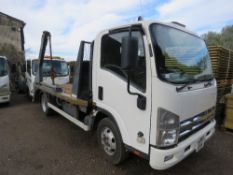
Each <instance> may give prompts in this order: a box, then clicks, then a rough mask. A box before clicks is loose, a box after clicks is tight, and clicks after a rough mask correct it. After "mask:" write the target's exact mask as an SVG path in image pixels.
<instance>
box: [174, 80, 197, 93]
mask: <svg viewBox="0 0 233 175" xmlns="http://www.w3.org/2000/svg"><path fill="white" fill-rule="evenodd" d="M196 82H197V80H192V81H189V82H187V83H185V84H184V85H182V86H180V87H176V92H180V91H181V90H182V89H184V88H186V87H187V86H188V85H190V84H193V83H196ZM190 89H192V87H190V86H188V90H190Z"/></svg>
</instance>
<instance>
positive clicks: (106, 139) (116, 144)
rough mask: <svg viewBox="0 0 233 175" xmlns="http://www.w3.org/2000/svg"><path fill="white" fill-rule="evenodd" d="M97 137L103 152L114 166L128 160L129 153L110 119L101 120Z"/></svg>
mask: <svg viewBox="0 0 233 175" xmlns="http://www.w3.org/2000/svg"><path fill="white" fill-rule="evenodd" d="M97 137H98V143H99V146H100V148H101V150H102V151H103V153H104V154H105V156H106V157H107V158H108V159H109V160H110V161H111V162H112V163H113V164H114V165H118V164H120V163H121V162H123V161H124V160H125V159H126V157H127V156H128V153H127V152H126V149H125V146H124V143H123V141H122V138H121V134H120V131H119V129H118V127H117V125H116V124H115V122H113V121H112V120H111V119H109V118H104V119H103V120H101V121H100V123H99V125H98V129H97Z"/></svg>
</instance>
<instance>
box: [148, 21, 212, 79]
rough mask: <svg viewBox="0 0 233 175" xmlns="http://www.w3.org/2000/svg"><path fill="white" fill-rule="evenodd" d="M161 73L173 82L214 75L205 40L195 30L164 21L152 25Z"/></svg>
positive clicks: (160, 75)
mask: <svg viewBox="0 0 233 175" xmlns="http://www.w3.org/2000/svg"><path fill="white" fill-rule="evenodd" d="M150 30H151V35H152V38H153V47H154V51H155V57H156V66H157V71H158V75H159V77H160V78H161V79H163V80H165V81H168V82H171V83H178V84H179V83H187V82H190V81H206V80H210V79H212V78H213V73H212V67H211V62H210V58H209V54H208V50H207V47H206V44H205V42H204V41H203V40H202V39H201V38H199V37H197V36H195V35H192V34H189V33H186V32H184V31H181V30H179V29H176V28H172V27H169V26H165V25H160V24H152V25H151V28H150Z"/></svg>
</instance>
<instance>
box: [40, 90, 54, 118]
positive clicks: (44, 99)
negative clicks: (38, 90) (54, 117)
mask: <svg viewBox="0 0 233 175" xmlns="http://www.w3.org/2000/svg"><path fill="white" fill-rule="evenodd" d="M41 108H42V111H43V112H44V113H45V114H46V115H47V116H49V115H51V114H52V112H53V111H52V109H50V108H49V107H48V96H47V95H46V94H45V93H43V94H42V96H41Z"/></svg>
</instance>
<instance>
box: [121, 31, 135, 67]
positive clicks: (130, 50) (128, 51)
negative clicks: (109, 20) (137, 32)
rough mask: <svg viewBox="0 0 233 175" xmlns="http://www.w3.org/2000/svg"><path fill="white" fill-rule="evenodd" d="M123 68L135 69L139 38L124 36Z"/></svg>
mask: <svg viewBox="0 0 233 175" xmlns="http://www.w3.org/2000/svg"><path fill="white" fill-rule="evenodd" d="M121 49H122V50H121V68H122V69H123V70H125V71H130V70H132V69H135V68H136V66H137V60H138V39H137V38H136V37H132V36H131V37H130V36H126V37H123V38H122V47H121Z"/></svg>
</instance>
